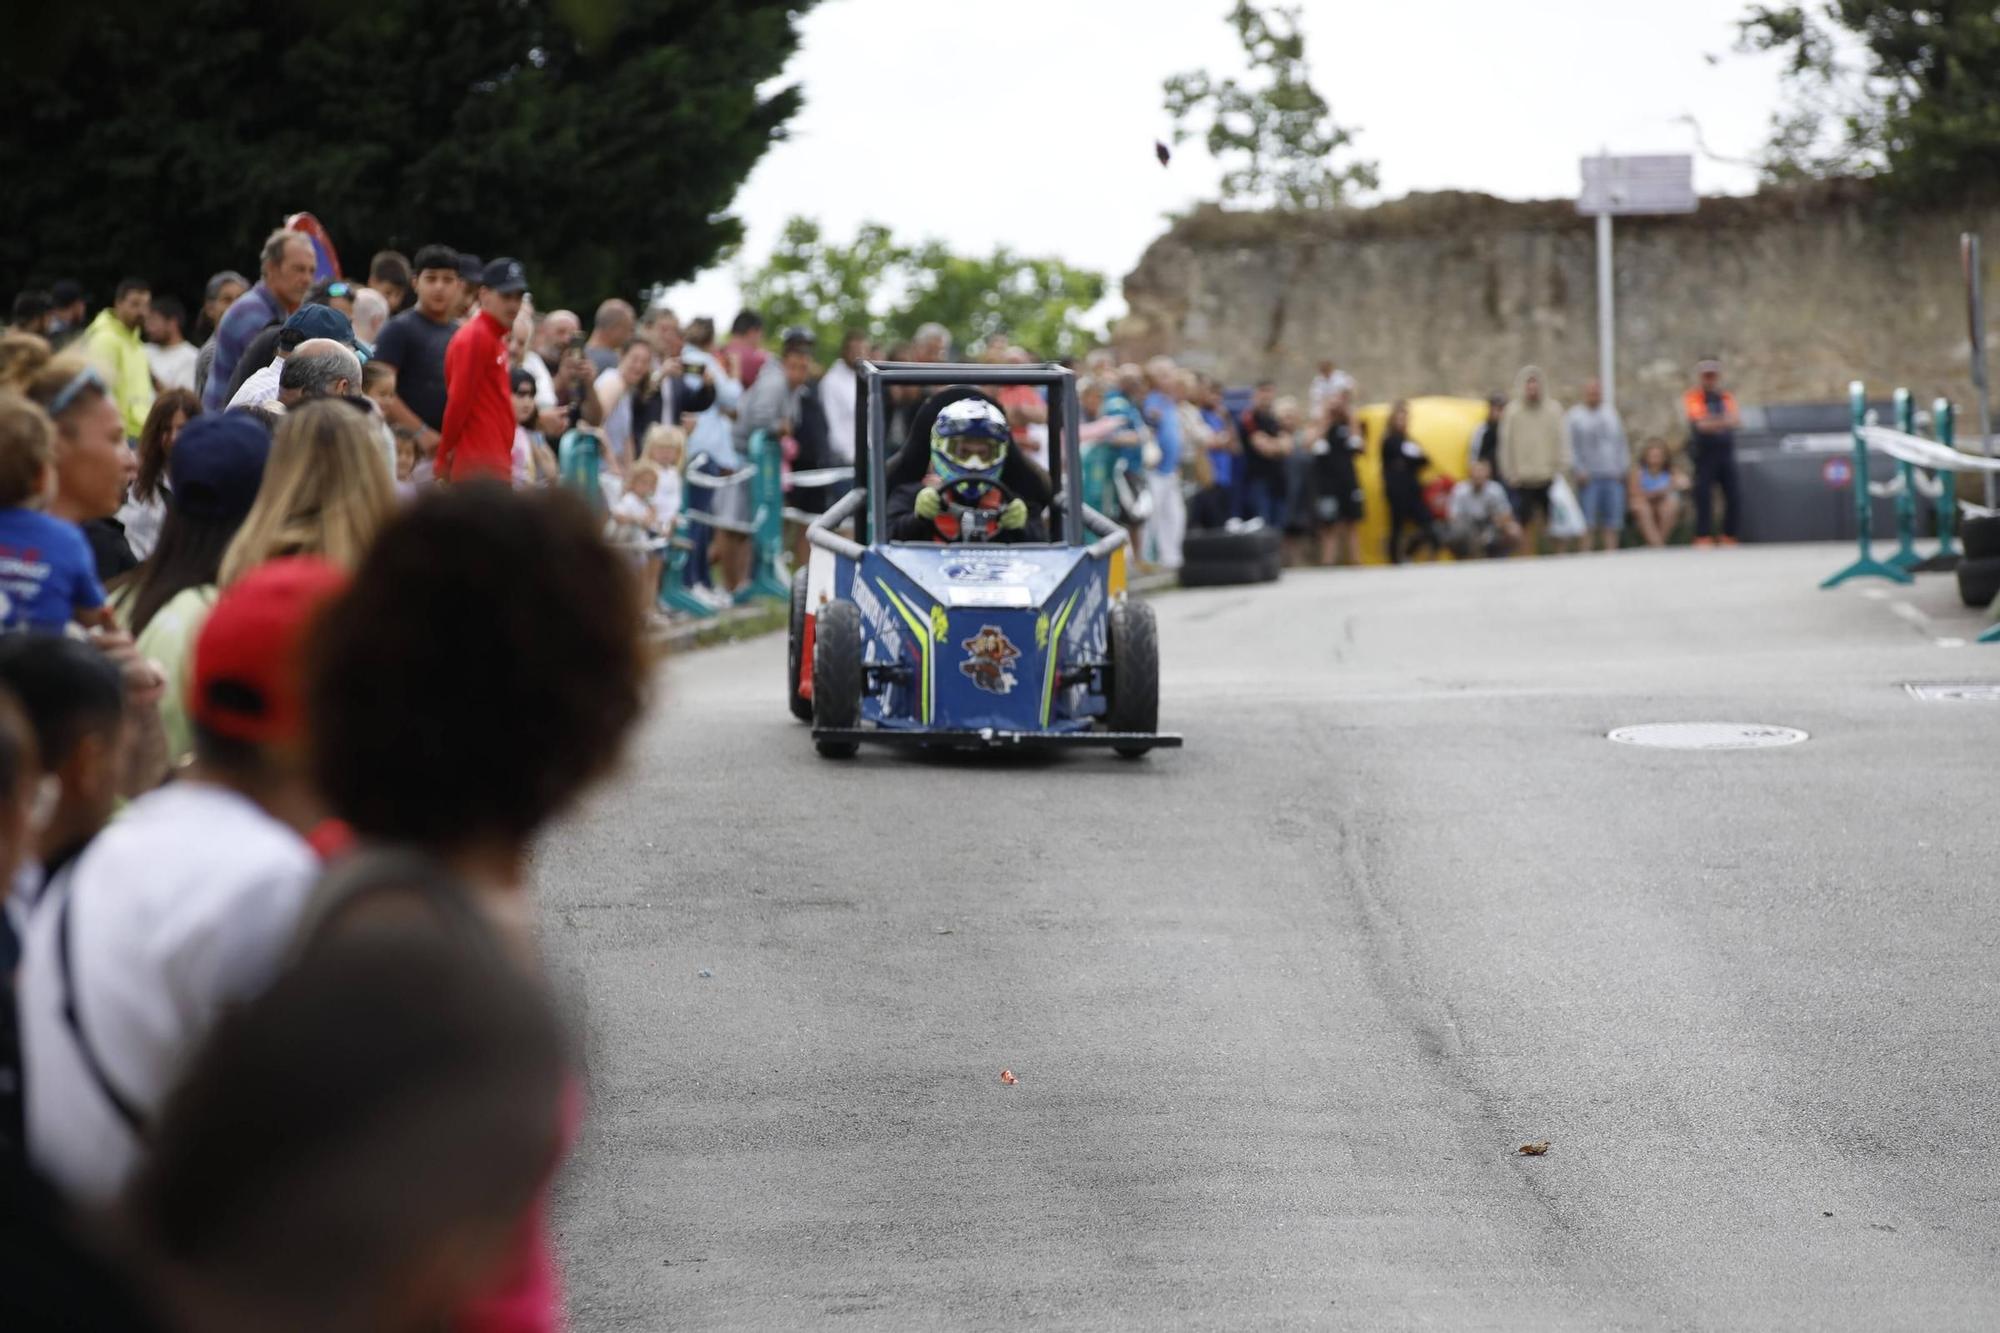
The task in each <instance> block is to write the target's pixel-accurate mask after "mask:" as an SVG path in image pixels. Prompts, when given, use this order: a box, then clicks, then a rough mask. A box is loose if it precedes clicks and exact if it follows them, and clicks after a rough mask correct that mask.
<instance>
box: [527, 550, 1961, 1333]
mask: <svg viewBox="0 0 2000 1333" xmlns="http://www.w3.org/2000/svg"><path fill="white" fill-rule="evenodd" d="M1843 554H1844V552H1842V551H1840V550H1838V549H1836V548H1832V547H1819V548H1778V549H1755V550H1750V549H1746V550H1742V551H1736V552H1688V551H1680V552H1663V553H1657V554H1652V553H1626V554H1620V555H1616V556H1610V557H1595V556H1594V557H1586V558H1574V559H1568V560H1560V561H1545V562H1540V563H1534V564H1528V563H1519V562H1516V563H1509V564H1504V565H1479V566H1465V567H1430V568H1414V569H1403V570H1364V571H1358V572H1348V571H1334V572H1328V573H1303V574H1296V575H1290V576H1288V577H1287V578H1286V579H1285V581H1284V582H1282V583H1281V584H1278V585H1275V586H1271V587H1265V588H1259V589H1254V590H1235V589H1225V590H1216V591H1206V592H1187V593H1175V594H1172V595H1169V596H1165V597H1162V598H1160V599H1159V600H1158V602H1157V605H1158V608H1159V614H1160V625H1161V641H1162V652H1163V658H1164V664H1163V693H1164V704H1163V713H1164V718H1163V724H1164V725H1166V726H1169V727H1171V728H1175V729H1179V730H1182V731H1184V732H1185V733H1186V734H1187V738H1188V746H1187V748H1186V749H1185V750H1183V751H1180V752H1166V753H1161V754H1156V755H1154V756H1152V757H1151V758H1149V759H1147V760H1144V761H1142V762H1139V763H1136V764H1129V763H1124V762H1120V761H1118V760H1115V759H1113V758H1111V757H1110V756H1108V755H1095V754H1077V755H1066V756H1062V757H1059V758H1057V759H1054V760H1039V761H1038V760H1020V759H1015V760H1011V761H1010V760H1004V759H1003V760H1002V761H1000V762H992V761H989V760H974V759H963V758H960V759H934V758H925V757H920V756H912V755H901V754H896V753H889V752H881V753H867V752H864V755H863V756H862V757H861V758H860V759H858V760H856V761H854V762H851V763H845V764H838V763H829V762H827V761H824V760H820V759H818V758H816V757H815V756H814V755H813V752H812V746H811V744H810V742H809V741H808V738H807V736H806V733H805V731H804V729H803V728H802V727H800V726H799V725H798V724H796V723H793V722H792V721H791V720H790V719H789V718H788V717H787V716H786V714H785V710H784V706H783V702H782V700H781V697H780V694H779V683H780V676H781V674H782V666H781V659H782V655H783V644H782V642H781V640H779V639H776V638H771V639H763V640H759V641H755V642H750V643H745V644H739V645H735V646H731V647H727V648H721V649H717V650H712V651H707V652H701V653H695V654H690V655H688V656H686V657H683V658H681V659H679V660H678V661H676V662H674V663H673V664H672V665H671V667H670V668H669V670H668V671H667V673H666V677H665V698H664V701H663V704H662V706H661V707H660V708H659V709H658V710H657V711H656V714H655V716H654V717H653V719H652V721H651V723H650V725H649V727H648V729H647V731H646V734H645V735H644V737H643V739H642V741H641V743H640V745H639V746H638V748H637V752H636V753H635V755H634V759H633V763H632V765H631V767H630V771H629V772H628V773H627V774H626V775H625V776H624V777H622V778H621V779H620V780H619V781H618V783H617V784H616V785H615V788H614V789H613V790H611V791H608V792H606V793H605V794H604V795H603V797H602V798H601V799H600V800H598V801H597V802H596V803H595V804H594V806H593V807H592V808H591V809H590V810H589V811H588V812H586V813H585V814H584V815H582V816H581V817H580V818H579V819H577V820H576V821H575V822H574V823H573V824H572V825H571V826H570V827H568V828H566V829H564V830H563V831H562V832H561V834H560V835H559V836H558V837H556V838H555V839H553V840H552V842H551V845H550V846H549V847H548V848H547V849H546V851H545V853H544V856H543V858H542V864H541V867H540V873H541V880H542V884H543V888H542V893H543V902H544V911H545V917H546V920H547V925H548V936H549V947H550V950H551V953H552V955H553V957H554V959H555V963H556V966H557V968H558V971H559V974H560V975H561V976H563V977H564V979H565V981H566V983H567V985H568V986H569V987H570V988H571V989H572V990H573V991H574V993H575V994H576V996H577V1003H578V1005H579V1009H580V1011H581V1015H582V1017H581V1022H582V1025H583V1027H584V1029H585V1031H586V1032H587V1034H588V1036H587V1061H588V1075H589V1086H590V1113H589V1119H588V1123H587V1127H586V1130H585V1134H584V1137H583V1139H582V1141H581V1143H580V1144H579V1145H578V1149H577V1152H576V1155H575V1158H574V1160H573V1162H572V1165H571V1168H570V1170H569V1172H568V1174H567V1176H566V1178H565V1181H564V1184H563V1190H562V1197H561V1201H560V1207H559V1215H558V1229H559V1235H560V1240H561V1244H562V1247H563V1250H564V1253H565V1258H566V1265H567V1269H568V1274H569V1284H570V1289H571V1290H570V1304H571V1309H572V1315H573V1320H574V1325H575V1327H576V1329H578V1330H580V1331H581V1333H595V1331H596V1330H612V1329H657V1328H669V1327H673V1328H796V1327H852V1328H911V1329H916V1328H926V1329H927V1328H943V1327H967V1326H980V1327H1021V1326H1028V1325H1050V1326H1061V1327H1066V1328H1149V1329H1150V1328H1176V1327H1185V1328H1223V1327H1227V1328H1268V1327H1277V1326H1294V1327H1299V1326H1313V1327H1342V1328H1356V1329H1394V1328H1445V1329H1456V1328H1465V1329H1481V1328H1511V1329H1559V1328H1576V1329H1621V1328H1631V1329H1682V1328H1741V1329H1778V1328H1796V1329H1857V1330H1863V1329H1865V1330H1881V1329H1923V1330H1933V1329H1990V1328H1994V1327H1996V1326H2000V1262H1996V1261H2000V1130H1996V1120H1995V1108H1996V1105H2000V1053H1996V1022H1995V1019H1996V1013H2000V966H1996V964H1997V963H2000V952H1996V947H1997V946H2000V886H1996V883H1995V875H1994V873H1993V866H1994V861H1995V858H1996V854H2000V839H1996V837H1995V835H1994V832H1993V829H1992V823H1991V820H1992V814H1991V811H1992V808H1993V806H1992V799H1991V797H1990V795H1989V793H1990V792H1991V791H1992V787H1991V786H1990V785H1989V784H1991V783H1993V782H1994V781H1995V767H1994V764H1993V762H1992V758H1991V756H1992V754H1993V746H1994V739H1995V736H1996V731H1997V730H2000V728H1997V727H1996V723H2000V704H1996V703H1972V702H1960V703H1929V702H1919V701H1917V700H1915V699H1913V698H1912V697H1910V696H1909V694H1908V693H1907V692H1906V691H1905V690H1904V689H1903V688H1902V687H1903V684H1904V682H1907V681H1912V680H1926V681H1928V680H1944V679H1970V680H1986V681H2000V648H1994V649H1991V650H1988V649H1982V648H1977V647H1949V646H1941V645H1940V643H1939V642H1938V641H1939V640H1940V639H1946V640H1948V639H1950V638H1953V637H1962V636H1963V635H1965V634H1966V633H1967V632H1968V630H1969V629H1970V628H1971V627H1972V619H1971V617H1970V615H1969V614H1967V613H1965V612H1963V611H1961V610H1960V609H1959V608H1958V607H1957V604H1956V598H1955V596H1954V595H1953V593H1952V590H1951V587H1950V580H1949V579H1948V577H1947V578H1944V579H1941V580H1940V579H1933V580H1930V581H1927V582H1926V583H1924V584H1922V585H1920V587H1919V589H1918V590H1917V591H1916V592H1915V593H1914V594H1901V593H1899V594H1895V595H1893V596H1883V595H1882V594H1881V593H1880V592H1879V591H1878V592H1874V594H1873V595H1870V590H1862V589H1856V588H1847V589H1842V590H1840V591H1837V592H1832V593H1822V592H1818V591H1815V589H1814V583H1815V582H1816V580H1817V579H1818V577H1820V576H1821V575H1823V574H1825V573H1828V572H1830V571H1831V570H1832V569H1833V568H1834V567H1835V566H1836V565H1837V564H1838V563H1839V562H1840V561H1841V559H1842V556H1843ZM1899 608H1900V609H1899ZM1698 720H1721V721H1731V722H1755V723H1775V724H1783V725H1787V726H1792V727H1798V728H1801V729H1803V730H1805V731H1807V732H1810V733H1811V737H1812V739H1811V740H1810V741H1808V742H1806V743H1805V744H1802V745H1797V746H1793V747H1790V748H1787V749H1776V750H1767V751H1756V752H1726V753H1713V752H1710V753H1688V752H1669V751H1654V750H1642V749H1636V748H1631V747H1626V746H1619V745H1613V744H1610V743H1609V742H1607V740H1606V739H1605V733H1606V731H1607V730H1609V729H1610V728H1612V727H1616V726H1621V725H1625V724H1630V723H1639V722H1658V721H1698ZM1002 1069H1011V1070H1012V1071H1013V1073H1014V1074H1015V1075H1016V1076H1017V1078H1018V1082H1017V1083H1015V1084H1013V1085H1011V1086H1010V1085H1007V1084H1004V1083H1003V1082H1002V1080H1001V1078H1000V1071H1001V1070H1002ZM1537 1140H1547V1141H1548V1142H1549V1143H1550V1144H1551V1147H1550V1149H1549V1151H1548V1153H1547V1155H1546V1156H1542V1157H1536V1158H1529V1157H1522V1156H1519V1155H1518V1154H1517V1153H1516V1152H1515V1150H1516V1149H1517V1148H1518V1147H1519V1146H1520V1145H1521V1144H1523V1143H1526V1142H1529V1141H1537Z"/></svg>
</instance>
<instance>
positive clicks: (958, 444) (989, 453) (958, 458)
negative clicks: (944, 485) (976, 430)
mask: <svg viewBox="0 0 2000 1333" xmlns="http://www.w3.org/2000/svg"><path fill="white" fill-rule="evenodd" d="M943 444H944V454H945V457H946V458H949V459H950V460H951V461H952V462H954V463H956V464H957V465H958V466H960V467H962V468H966V469H968V470H970V471H974V472H983V471H985V470H986V469H987V468H990V467H992V466H993V465H994V464H995V463H997V462H999V461H1000V449H1001V445H1000V443H999V442H998V441H997V440H990V439H988V438H986V437H985V436H984V435H954V436H952V437H951V438H950V439H947V440H945V441H944V442H943Z"/></svg>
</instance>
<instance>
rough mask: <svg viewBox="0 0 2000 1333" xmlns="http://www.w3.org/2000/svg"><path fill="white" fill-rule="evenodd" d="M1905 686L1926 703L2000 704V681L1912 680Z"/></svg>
mask: <svg viewBox="0 0 2000 1333" xmlns="http://www.w3.org/2000/svg"><path fill="white" fill-rule="evenodd" d="M1903 688H1904V689H1906V690H1908V691H1909V692H1910V694H1911V696H1912V697H1914V698H1918V699H1922V700H1923V701H1924V702H1926V703H1960V704H2000V681H1991V680H1935V681H1911V682H1910V683H1909V684H1907V685H1905V686H1903Z"/></svg>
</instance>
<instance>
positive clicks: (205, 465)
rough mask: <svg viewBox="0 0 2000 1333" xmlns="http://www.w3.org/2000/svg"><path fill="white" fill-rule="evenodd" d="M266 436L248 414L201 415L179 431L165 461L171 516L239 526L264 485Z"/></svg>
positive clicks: (268, 447) (261, 425) (268, 443)
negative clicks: (179, 515) (259, 489)
mask: <svg viewBox="0 0 2000 1333" xmlns="http://www.w3.org/2000/svg"><path fill="white" fill-rule="evenodd" d="M270 455H271V433H270V432H269V431H267V430H265V429H264V423H263V422H262V421H260V420H258V418H257V415H256V414H255V413H253V412H204V413H202V414H201V415H200V416H198V417H196V418H194V419H193V420H192V421H190V422H188V423H187V425H185V426H182V427H181V433H180V435H179V436H178V437H176V438H175V440H174V452H173V453H172V455H171V456H169V457H168V459H167V485H168V487H169V488H170V489H171V490H172V491H173V506H174V512H175V513H177V514H184V515H186V516H187V517H189V518H198V519H205V520H209V521H215V522H229V521H231V520H235V521H238V522H240V521H241V520H242V518H243V516H244V515H245V514H248V513H249V512H250V506H251V504H252V503H254V502H255V501H256V499H257V489H258V487H260V486H262V485H263V484H264V461H265V460H266V459H267V458H269V457H270Z"/></svg>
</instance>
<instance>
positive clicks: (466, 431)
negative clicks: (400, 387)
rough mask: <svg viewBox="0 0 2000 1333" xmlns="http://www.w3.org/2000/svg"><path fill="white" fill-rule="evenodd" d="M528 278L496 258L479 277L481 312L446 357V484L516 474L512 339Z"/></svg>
mask: <svg viewBox="0 0 2000 1333" xmlns="http://www.w3.org/2000/svg"><path fill="white" fill-rule="evenodd" d="M527 291H528V275H527V272H526V270H524V269H523V268H522V267H521V261H520V260H518V259H496V260H494V261H493V262H492V263H490V264H488V265H487V266H486V268H485V270H484V271H483V272H482V273H481V274H480V275H479V313H478V314H477V315H474V316H473V317H472V318H471V319H469V320H467V321H466V322H465V323H464V324H463V325H461V326H460V328H459V330H458V332H457V333H455V334H453V335H452V337H451V346H450V347H448V348H447V349H446V350H445V354H444V378H445V405H444V430H443V433H442V436H441V438H440V439H439V441H438V453H437V475H438V479H439V480H441V481H463V480H465V479H467V478H469V477H498V478H500V479H502V480H506V479H509V478H511V477H512V476H513V473H514V425H515V422H514V396H513V391H512V389H511V388H510V387H509V384H508V379H507V369H508V367H507V339H508V337H509V336H510V335H511V334H512V333H513V331H514V321H515V319H516V318H518V317H519V316H520V313H521V298H522V297H523V296H524V295H526V294H527Z"/></svg>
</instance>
